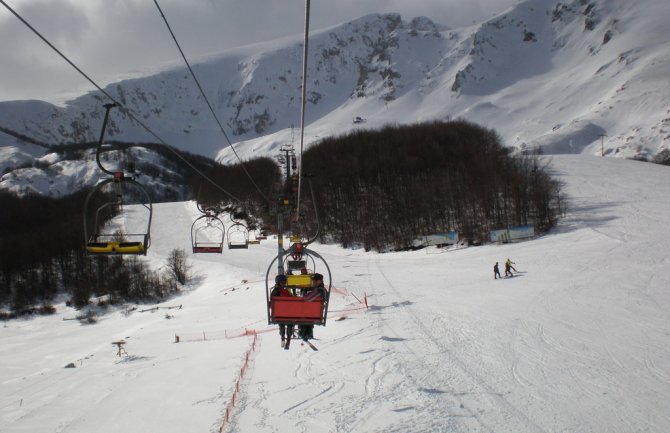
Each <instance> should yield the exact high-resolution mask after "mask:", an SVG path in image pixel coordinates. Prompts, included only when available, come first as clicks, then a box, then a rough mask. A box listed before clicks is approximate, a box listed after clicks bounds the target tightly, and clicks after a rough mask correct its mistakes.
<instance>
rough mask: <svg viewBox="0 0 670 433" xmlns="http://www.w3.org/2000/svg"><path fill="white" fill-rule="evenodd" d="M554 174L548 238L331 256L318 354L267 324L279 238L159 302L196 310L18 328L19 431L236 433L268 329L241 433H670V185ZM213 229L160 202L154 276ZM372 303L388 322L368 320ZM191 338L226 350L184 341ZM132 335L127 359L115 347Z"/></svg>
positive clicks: (10, 327)
mask: <svg viewBox="0 0 670 433" xmlns="http://www.w3.org/2000/svg"><path fill="white" fill-rule="evenodd" d="M554 163H555V164H556V166H557V170H558V172H559V173H561V175H560V178H561V179H562V180H564V181H566V190H567V192H568V194H569V195H570V197H571V204H570V205H569V206H568V211H567V213H566V215H565V218H564V219H563V220H562V221H561V224H559V226H558V227H557V228H556V229H555V230H553V231H552V232H550V233H548V234H546V235H544V236H541V237H538V238H537V239H534V240H533V241H531V242H523V243H517V244H508V245H487V246H483V247H478V248H465V249H460V250H453V251H449V252H443V253H441V254H428V253H429V252H432V250H431V251H415V252H407V253H388V254H374V253H365V252H363V251H361V250H344V249H342V248H338V247H335V246H332V245H315V246H314V250H315V251H318V252H319V254H322V255H323V256H324V257H325V258H326V260H327V261H328V263H329V265H330V267H331V268H332V269H333V274H334V276H335V285H336V287H338V289H341V290H338V291H337V292H333V294H332V296H331V313H332V314H330V315H329V321H328V326H327V327H325V328H324V327H316V329H315V334H316V337H317V338H318V340H316V341H315V344H316V346H317V347H318V348H319V351H317V352H315V351H312V350H311V349H310V348H309V347H308V346H306V345H304V346H303V345H301V344H300V341H299V340H295V341H293V342H292V345H291V348H290V350H283V349H282V348H280V347H279V336H278V333H277V330H276V327H272V328H269V327H268V326H267V318H266V316H265V314H266V312H265V310H264V307H263V305H264V303H265V292H264V290H265V283H264V281H263V278H264V275H265V270H266V268H267V266H268V264H269V263H270V262H271V260H272V259H273V257H274V255H275V254H276V244H273V242H274V241H273V240H272V239H269V240H268V241H267V242H265V241H264V243H263V244H261V245H256V246H252V247H250V248H249V249H248V250H238V251H234V252H233V251H227V250H226V251H224V253H223V254H220V255H219V254H214V255H197V256H190V257H189V260H190V261H191V263H192V264H193V271H194V273H195V275H196V279H195V283H194V284H193V286H191V287H188V288H187V289H186V290H185V291H184V294H183V295H182V296H180V297H179V298H177V299H172V300H169V301H167V302H165V303H163V304H159V305H163V306H165V305H174V304H177V303H178V304H183V306H184V308H183V309H179V310H170V311H171V314H172V315H173V316H174V317H173V318H172V319H170V320H166V318H165V316H164V315H163V314H162V313H160V312H159V313H151V312H144V313H140V312H138V311H135V312H133V313H131V314H127V315H124V314H123V312H122V311H121V310H110V311H109V312H108V313H106V314H104V315H102V316H100V320H99V322H98V323H96V324H95V325H80V324H79V323H77V322H76V321H63V320H62V318H69V317H74V316H75V315H76V314H77V312H76V311H74V310H72V309H68V308H66V307H65V306H64V305H59V307H58V308H59V312H58V314H57V315H56V316H53V317H38V318H34V319H30V320H18V321H9V322H7V323H6V324H5V327H4V328H3V329H2V331H1V333H0V343H1V344H2V345H3V351H2V352H1V353H0V367H2V368H1V369H0V430H2V431H3V433H5V432H6V433H19V432H24V431H53V432H63V433H88V432H90V431H93V430H95V431H96V432H97V433H112V432H117V431H124V432H126V433H134V432H138V433H140V432H142V433H145V432H147V431H162V432H165V433H169V432H184V431H202V432H207V431H209V432H218V431H219V429H220V428H221V426H222V425H223V420H224V417H225V409H226V406H227V405H228V403H229V401H230V399H231V396H232V391H233V390H234V386H235V380H236V377H237V376H238V375H239V369H240V367H241V366H242V362H243V359H242V357H243V355H244V354H245V353H246V351H247V350H248V349H249V337H239V338H224V337H223V336H224V335H226V334H225V333H226V331H228V332H230V331H234V332H233V334H235V333H236V332H237V331H240V330H244V329H254V330H256V331H258V334H257V345H256V350H255V351H254V352H253V353H252V355H251V359H250V363H249V366H248V369H247V371H246V373H245V376H244V378H243V380H242V381H241V384H240V391H239V393H238V394H237V395H238V400H237V402H236V405H235V407H234V409H233V413H232V418H231V420H230V422H229V423H227V424H226V426H225V429H224V431H225V432H226V433H231V432H239V433H242V432H250V431H253V432H259V433H263V432H277V433H279V432H289V431H290V432H310V433H316V432H337V433H349V432H385V433H386V432H391V433H406V432H408V431H411V432H421V433H434V432H450V433H455V432H458V433H461V432H467V433H480V432H481V433H490V432H495V433H519V432H523V433H525V432H559V431H561V432H580V433H606V432H607V433H610V432H616V433H629V432H650V433H665V432H666V431H670V415H669V414H670V391H669V390H670V369H669V367H668V366H669V365H670V325H669V323H670V315H669V310H668V305H670V297H669V295H668V290H667V288H668V287H670V276H669V275H668V272H667V269H668V265H670V254H669V253H668V252H667V245H668V243H669V241H670V239H669V238H668V234H667V223H666V222H665V219H664V217H665V215H667V214H668V213H670V203H668V200H667V197H669V196H670V181H669V180H670V171H669V170H668V168H667V167H659V166H653V165H650V164H646V165H645V164H641V163H636V162H632V161H619V160H609V159H599V158H588V157H583V156H569V157H555V158H554ZM629 172H630V173H629ZM626 173H629V174H626ZM615 174H617V176H618V177H621V179H618V177H617V176H615ZM601 178H607V179H610V181H609V183H607V184H606V185H605V186H603V182H602V180H600V179H601ZM638 179H645V184H644V185H646V184H647V183H648V184H650V185H653V186H654V188H650V189H644V185H636V184H635V182H636V181H637V180H638ZM196 215H197V211H196V210H195V206H194V205H193V203H185V204H181V203H172V204H169V203H167V204H157V205H156V208H155V218H156V221H155V225H153V227H154V232H153V233H152V242H153V243H152V247H151V250H150V252H149V255H148V256H147V258H146V259H147V260H148V261H149V262H150V263H151V264H152V265H153V266H156V267H158V266H161V265H162V262H163V261H164V259H165V257H166V256H167V254H168V252H169V251H170V250H171V249H172V248H183V249H185V250H187V251H188V250H189V249H190V239H189V236H188V230H184V229H183V227H190V224H191V222H192V221H193V218H194V217H195V216H196ZM506 257H511V258H512V260H514V261H516V262H517V263H518V264H517V266H518V269H519V270H520V271H524V273H520V274H519V275H518V276H517V277H514V278H510V279H504V280H499V281H495V280H494V279H493V278H492V275H491V273H492V272H491V268H492V265H493V263H494V262H495V261H504V260H505V258H506ZM243 280H246V282H244V283H241V281H243ZM354 295H355V296H356V298H358V299H363V296H367V300H368V302H369V305H370V308H369V309H368V310H364V309H363V310H361V309H358V310H357V309H356V308H358V307H355V306H357V305H360V304H358V301H357V300H356V298H354ZM140 309H141V308H140ZM334 312H337V313H334ZM61 316H62V317H61ZM342 318H343V319H342ZM338 319H342V320H338ZM266 331H268V332H266ZM177 333H179V334H183V335H200V334H205V333H206V334H207V335H210V336H212V338H210V339H207V340H206V341H201V340H198V341H194V340H195V339H194V340H192V341H191V342H182V343H179V344H175V343H174V335H175V334H177ZM120 338H124V339H125V340H126V341H127V342H128V343H127V350H128V352H129V354H130V356H128V357H127V358H123V359H119V358H118V357H117V356H116V355H115V353H114V349H115V348H114V347H112V346H111V345H110V342H111V341H115V340H118V339H120ZM67 362H74V363H75V364H76V367H77V368H74V369H63V366H64V365H65V364H66V363H67Z"/></svg>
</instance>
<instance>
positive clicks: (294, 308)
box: [270, 296, 324, 324]
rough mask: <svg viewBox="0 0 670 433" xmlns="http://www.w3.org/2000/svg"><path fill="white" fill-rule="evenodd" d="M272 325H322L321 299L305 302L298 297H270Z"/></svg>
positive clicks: (322, 301)
mask: <svg viewBox="0 0 670 433" xmlns="http://www.w3.org/2000/svg"><path fill="white" fill-rule="evenodd" d="M270 302H271V311H272V317H271V321H272V323H278V324H282V323H285V324H323V303H324V300H323V299H319V300H314V301H312V302H310V301H306V300H304V299H303V298H300V297H287V296H273V297H271V300H270Z"/></svg>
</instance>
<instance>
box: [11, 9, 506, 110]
mask: <svg viewBox="0 0 670 433" xmlns="http://www.w3.org/2000/svg"><path fill="white" fill-rule="evenodd" d="M2 1H3V2H5V3H6V4H7V5H9V6H10V7H11V8H12V9H14V10H15V11H16V12H17V13H18V14H19V15H21V16H22V17H23V18H24V19H25V20H26V21H27V22H28V23H30V24H31V25H32V26H33V27H35V28H36V29H37V30H38V31H39V32H40V33H41V34H42V35H43V36H44V37H46V38H47V39H49V41H50V42H51V43H52V44H54V45H55V46H56V47H57V48H58V49H60V50H61V51H62V52H63V53H64V54H65V55H66V56H68V57H69V58H70V60H72V61H73V62H74V63H75V64H76V65H77V66H78V67H80V68H81V69H82V70H83V71H84V72H85V73H87V74H88V75H89V76H90V77H91V78H92V79H93V80H94V81H96V82H97V83H98V84H100V85H102V86H104V85H106V84H108V83H109V82H113V81H115V80H116V79H119V78H125V77H129V76H134V75H138V74H141V73H146V72H148V71H153V70H156V69H157V68H160V67H162V66H164V65H167V64H171V63H174V62H175V61H178V60H179V61H181V57H180V55H179V52H178V51H177V49H176V47H175V45H174V42H173V41H172V39H171V37H170V35H169V33H168V31H167V28H166V27H165V23H164V22H163V19H162V18H161V16H160V14H159V13H158V9H157V8H156V5H155V4H154V2H153V1H152V0H2ZM518 1H519V0H336V1H333V0H312V1H311V14H310V30H318V29H322V28H325V27H330V26H333V25H337V24H341V23H344V22H347V21H350V20H353V19H356V18H359V17H361V16H363V15H367V14H369V13H385V12H397V13H400V14H401V16H402V18H403V20H405V21H409V20H410V19H412V18H414V17H417V16H427V17H429V18H431V19H432V20H433V21H435V22H436V23H439V24H446V25H449V26H451V27H459V26H464V25H469V24H472V22H473V21H480V20H483V19H487V18H490V17H492V16H494V15H497V14H498V13H500V12H502V11H504V10H505V9H507V8H508V7H509V6H511V5H512V4H514V3H516V2H518ZM158 3H159V5H160V6H161V8H162V10H163V12H164V13H165V15H166V17H167V19H168V21H169V23H170V25H171V27H172V29H173V31H174V32H175V34H176V36H177V38H178V40H179V42H180V44H181V46H182V49H183V50H184V51H185V54H186V56H187V57H188V58H189V60H192V59H196V58H197V57H198V56H202V55H205V54H210V53H216V52H219V51H223V50H225V49H227V48H231V47H236V46H240V45H246V44H250V43H255V42H262V41H266V40H271V39H273V38H277V37H282V36H291V35H301V34H302V33H303V29H304V11H305V0H158ZM93 89H94V88H93V86H92V85H90V84H89V83H88V82H87V81H86V80H85V79H84V78H83V77H82V76H81V75H80V74H79V73H78V72H76V71H75V70H74V69H73V68H72V67H71V66H70V65H68V64H67V63H66V62H65V61H64V60H63V59H61V58H60V57H59V56H58V55H57V54H56V53H55V52H54V51H52V50H51V49H50V48H49V47H48V46H47V45H46V44H45V43H44V42H43V41H42V40H40V39H39V38H38V37H37V36H36V35H35V34H34V33H33V32H32V31H30V30H29V29H28V28H27V27H26V26H25V25H24V24H23V23H21V21H19V19H18V18H16V17H15V16H14V15H13V14H12V13H11V12H10V11H9V10H8V9H7V8H6V7H5V6H4V5H3V4H2V3H0V101H4V100H18V99H42V100H47V101H52V102H57V101H63V100H64V99H66V98H68V97H71V96H76V95H79V94H81V93H84V92H86V91H89V90H93Z"/></svg>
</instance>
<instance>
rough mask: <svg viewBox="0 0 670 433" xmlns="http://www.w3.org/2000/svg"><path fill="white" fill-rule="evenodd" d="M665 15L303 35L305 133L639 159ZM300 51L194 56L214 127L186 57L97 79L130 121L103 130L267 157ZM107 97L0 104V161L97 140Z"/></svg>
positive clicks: (652, 6)
mask: <svg viewBox="0 0 670 433" xmlns="http://www.w3.org/2000/svg"><path fill="white" fill-rule="evenodd" d="M668 12H670V4H669V3H667V2H666V1H664V0H647V1H645V2H644V4H641V3H640V2H635V1H632V0H568V1H556V0H526V1H522V2H519V3H518V4H517V5H516V6H514V7H513V8H511V9H509V10H508V11H507V12H505V13H503V14H501V15H499V16H496V17H494V18H492V19H490V20H488V21H486V22H483V23H480V24H476V25H473V26H470V27H466V28H459V29H449V28H446V27H445V26H442V25H439V24H437V23H434V22H432V21H431V20H430V19H428V18H425V17H423V18H415V19H412V20H410V21H405V20H403V19H402V17H400V16H399V15H397V14H383V15H368V16H365V17H362V18H360V19H358V20H355V21H352V22H349V23H346V24H343V25H341V26H338V27H334V28H330V29H326V30H321V31H318V32H313V33H312V34H311V35H310V42H309V57H308V72H307V77H308V80H307V85H306V91H307V101H306V111H305V112H306V134H305V136H306V140H307V145H309V144H310V143H312V142H315V141H318V139H319V137H322V136H325V135H332V134H340V133H344V132H347V131H350V130H352V129H355V128H360V127H366V128H374V127H379V126H383V125H385V124H388V123H414V122H419V121H426V120H434V119H443V120H444V119H455V118H463V119H466V120H470V121H473V122H476V123H480V124H482V125H484V126H486V127H489V128H493V129H495V130H496V131H497V132H498V133H499V134H500V135H501V136H502V138H503V140H504V142H505V143H506V144H507V145H508V146H511V147H514V148H516V149H518V150H524V151H540V152H543V153H589V154H594V155H600V154H605V155H606V156H617V157H627V158H639V159H646V158H650V157H652V156H653V155H656V154H657V153H659V152H661V151H663V150H665V149H667V148H668V147H669V144H670V107H668V105H667V100H668V96H670V82H668V80H667V71H668V70H670V68H669V67H670V47H668V46H667V40H668V39H669V37H670V27H668V26H667V25H666V23H665V22H664V17H665V16H667V14H668ZM302 51H303V48H302V38H301V37H297V38H296V39H295V40H287V41H281V42H272V43H268V44H263V45H254V46H248V47H241V48H239V49H235V50H231V51H227V52H224V53H222V54H220V55H218V56H215V57H212V58H209V59H207V60H206V61H201V62H192V65H193V69H194V72H195V74H196V75H197V77H198V80H199V81H200V83H201V84H202V85H203V89H204V91H205V93H206V95H207V98H208V100H209V102H210V103H211V106H212V109H213V110H214V112H215V113H216V116H217V117H218V119H219V120H220V122H221V125H222V126H223V129H224V132H225V135H224V134H222V133H221V132H222V131H221V129H220V128H219V126H218V125H217V123H216V121H215V119H214V117H213V116H212V113H211V112H210V109H209V107H208V106H207V105H206V103H205V101H204V99H203V98H202V96H201V94H200V92H199V90H198V88H197V86H196V85H195V83H194V81H193V79H192V78H191V76H190V74H189V72H188V70H187V69H186V68H185V67H184V68H176V69H171V70H166V71H163V72H160V73H157V74H155V75H151V76H146V77H142V78H136V79H131V80H124V81H120V82H118V83H112V84H109V85H108V86H107V87H105V90H106V91H107V92H108V93H109V94H110V95H112V96H113V97H114V99H116V100H117V101H118V102H120V103H121V104H122V105H123V108H124V109H125V110H127V111H129V112H131V113H132V115H133V117H134V118H136V119H138V120H140V121H141V122H142V125H140V124H138V122H137V121H133V120H131V119H130V118H129V116H127V115H126V114H124V112H123V110H117V111H115V112H113V114H112V117H111V122H110V125H109V129H108V133H107V134H108V136H109V137H110V139H113V140H120V141H127V142H156V141H157V139H156V137H159V138H160V139H161V140H163V141H164V142H165V143H167V144H170V145H172V146H174V147H176V148H179V149H182V150H186V151H189V152H191V153H195V154H200V155H204V156H208V157H215V158H218V159H219V160H221V161H222V162H235V161H236V160H235V159H234V158H233V155H232V153H231V152H230V147H231V144H234V145H235V149H236V150H237V153H238V156H240V157H241V158H242V159H245V158H250V157H253V156H262V155H268V154H269V155H273V156H274V154H276V151H277V150H278V148H279V146H280V145H281V144H284V143H286V142H291V141H294V140H295V135H294V133H293V128H298V127H299V126H300V125H299V124H300V109H301V98H300V95H301V80H302ZM107 102H110V101H109V100H108V99H107V98H106V97H105V96H104V95H102V94H101V93H100V92H94V93H89V94H85V95H82V96H80V97H78V98H76V99H74V100H72V101H69V102H68V103H67V104H66V105H65V106H62V107H61V106H54V105H51V104H48V103H46V102H42V101H10V102H0V131H2V132H3V134H0V146H4V147H5V148H9V147H13V148H14V149H16V150H15V151H14V152H13V153H11V152H10V151H8V150H7V149H5V151H4V153H0V158H2V157H3V156H2V155H9V154H12V155H16V154H17V152H18V153H21V152H23V154H32V153H34V150H35V149H34V146H33V144H43V145H54V144H76V143H82V142H94V141H96V140H97V139H98V135H99V131H100V126H101V123H102V118H103V113H104V108H103V104H105V103H107ZM352 119H356V121H352ZM147 128H148V129H149V130H150V132H148V131H147ZM26 138H29V139H30V141H32V143H33V144H30V146H33V147H32V148H31V150H30V151H28V150H25V151H24V149H23V148H22V146H28V145H29V144H28V143H27V142H26V140H25V139H26ZM31 152H32V153H31ZM45 153H48V151H47V152H45ZM7 159H11V158H9V157H5V161H4V162H3V167H4V168H3V170H4V171H6V172H7V171H13V170H14V169H15V168H16V166H15V165H14V164H12V163H9V162H7ZM19 159H21V158H19ZM28 160H29V158H28ZM22 161H23V162H22V163H23V164H24V165H25V158H23V159H22ZM24 168H25V167H24ZM15 177H16V174H15ZM5 182H6V179H5V177H3V178H2V182H1V183H0V186H1V187H3V188H6V186H5Z"/></svg>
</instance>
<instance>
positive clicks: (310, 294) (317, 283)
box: [298, 273, 328, 340]
mask: <svg viewBox="0 0 670 433" xmlns="http://www.w3.org/2000/svg"><path fill="white" fill-rule="evenodd" d="M327 296H328V292H327V291H326V288H325V287H324V285H323V275H321V274H318V273H317V274H314V275H312V285H311V287H308V288H305V289H302V297H303V299H305V300H306V301H316V300H320V299H321V300H324V301H325V300H326V298H327ZM298 336H300V338H302V339H303V340H310V339H312V338H314V325H299V326H298Z"/></svg>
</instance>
